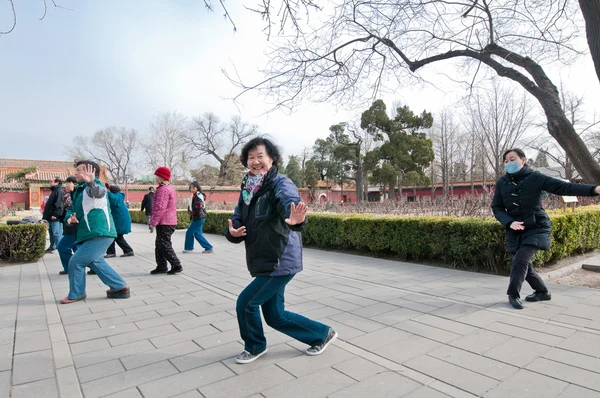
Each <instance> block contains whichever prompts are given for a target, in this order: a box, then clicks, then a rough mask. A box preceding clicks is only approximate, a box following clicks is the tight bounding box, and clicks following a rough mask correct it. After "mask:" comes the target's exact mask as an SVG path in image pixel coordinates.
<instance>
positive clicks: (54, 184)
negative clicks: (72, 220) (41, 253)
mask: <svg viewBox="0 0 600 398" xmlns="http://www.w3.org/2000/svg"><path fill="white" fill-rule="evenodd" d="M50 189H51V190H52V193H51V194H50V196H49V197H48V200H47V201H46V205H45V206H44V212H43V213H42V219H44V220H46V221H48V226H49V228H48V231H49V233H50V246H48V248H47V249H46V253H54V250H56V246H57V245H58V242H60V238H62V234H63V228H62V227H63V221H62V217H63V213H64V204H63V200H64V196H65V193H64V192H63V189H62V180H61V179H60V178H58V177H54V178H53V179H52V180H51V181H50Z"/></svg>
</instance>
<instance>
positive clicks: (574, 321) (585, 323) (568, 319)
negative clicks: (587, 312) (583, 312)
mask: <svg viewBox="0 0 600 398" xmlns="http://www.w3.org/2000/svg"><path fill="white" fill-rule="evenodd" d="M550 320H551V321H554V322H560V323H566V324H568V325H574V326H581V327H590V326H589V325H590V324H592V323H593V321H591V320H589V319H585V318H579V317H576V316H570V315H563V314H558V315H556V316H553V317H552V318H550ZM594 322H597V323H596V325H597V327H592V329H600V321H599V320H596V321H594Z"/></svg>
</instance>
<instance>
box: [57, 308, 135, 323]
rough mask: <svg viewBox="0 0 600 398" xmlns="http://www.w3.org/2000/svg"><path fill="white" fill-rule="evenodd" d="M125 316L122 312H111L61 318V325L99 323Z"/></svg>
mask: <svg viewBox="0 0 600 398" xmlns="http://www.w3.org/2000/svg"><path fill="white" fill-rule="evenodd" d="M123 315H125V313H124V312H123V310H113V311H106V312H101V313H99V314H89V315H75V316H69V317H65V316H63V317H62V321H63V325H75V324H76V323H82V322H91V321H101V320H104V319H111V318H116V317H120V316H123Z"/></svg>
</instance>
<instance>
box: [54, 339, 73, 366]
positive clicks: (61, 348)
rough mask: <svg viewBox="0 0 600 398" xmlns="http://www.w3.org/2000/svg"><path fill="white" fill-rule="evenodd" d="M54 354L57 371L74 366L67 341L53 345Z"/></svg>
mask: <svg viewBox="0 0 600 398" xmlns="http://www.w3.org/2000/svg"><path fill="white" fill-rule="evenodd" d="M52 354H53V356H54V367H55V368H56V369H60V368H64V367H66V366H72V365H73V357H72V356H71V350H70V348H69V345H68V344H67V342H66V341H58V342H56V343H52Z"/></svg>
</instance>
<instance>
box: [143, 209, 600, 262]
mask: <svg viewBox="0 0 600 398" xmlns="http://www.w3.org/2000/svg"><path fill="white" fill-rule="evenodd" d="M599 210H600V206H588V207H581V208H579V209H577V211H576V212H575V213H574V214H571V213H570V212H569V213H562V212H560V211H554V212H550V218H551V219H552V224H553V234H552V237H551V250H550V251H548V252H542V251H540V252H538V254H537V255H536V257H535V259H534V263H535V265H538V266H539V265H543V264H547V263H550V262H553V261H556V260H559V259H561V258H564V257H568V256H570V255H573V254H579V253H583V252H587V251H591V250H594V249H597V248H600V211H599ZM134 213H136V212H135V211H132V220H133V219H134ZM137 213H140V212H139V211H138V212H137ZM230 216H231V212H227V211H209V216H208V218H207V220H206V224H205V226H204V231H205V232H207V233H216V234H222V233H223V232H224V230H225V228H226V225H227V219H228V218H229V217H230ZM136 218H137V219H139V220H141V221H142V222H145V216H141V217H136ZM138 222H139V221H138ZM188 225H189V216H188V214H187V212H186V211H179V212H178V224H177V228H187V226H188ZM302 241H303V243H304V245H305V246H306V247H315V248H322V249H334V250H351V251H358V252H367V253H371V254H375V255H393V256H397V257H398V258H400V259H407V260H415V261H419V260H424V261H433V262H443V263H445V264H447V265H450V266H453V267H456V268H463V269H470V270H485V271H489V272H494V273H497V272H499V271H501V270H505V269H507V268H509V267H510V255H509V253H507V251H506V245H505V240H504V230H503V228H502V226H501V225H500V223H498V222H497V221H496V220H495V219H493V218H488V219H480V218H456V217H390V216H373V215H347V214H329V213H311V214H310V215H309V223H308V225H307V227H306V229H305V230H304V233H303V234H302Z"/></svg>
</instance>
